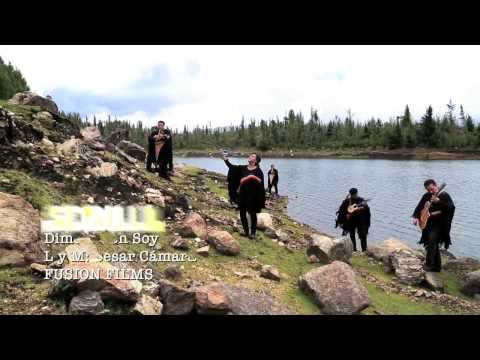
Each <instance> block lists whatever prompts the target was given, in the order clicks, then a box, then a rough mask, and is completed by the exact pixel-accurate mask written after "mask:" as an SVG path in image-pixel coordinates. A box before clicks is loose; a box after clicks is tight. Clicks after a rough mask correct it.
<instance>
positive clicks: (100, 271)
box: [47, 238, 142, 302]
mask: <svg viewBox="0 0 480 360" xmlns="http://www.w3.org/2000/svg"><path fill="white" fill-rule="evenodd" d="M65 252H66V254H67V256H68V260H69V263H68V264H67V265H66V266H65V267H64V268H63V270H62V274H65V276H63V277H62V279H61V280H56V281H54V282H53V286H52V289H51V291H50V295H51V296H54V297H58V296H62V297H65V298H68V297H69V296H70V295H71V293H72V292H80V291H83V290H91V291H96V292H98V293H99V294H100V296H101V297H102V300H113V301H122V302H136V301H137V300H138V299H139V297H140V293H141V291H142V283H141V282H140V281H138V280H130V279H128V274H129V271H131V270H129V269H123V270H122V272H121V273H119V271H120V270H119V269H118V268H117V267H115V266H114V265H113V264H112V263H110V262H107V261H103V260H102V259H101V258H100V256H99V253H98V251H97V249H96V247H95V245H94V244H93V242H92V241H91V239H89V238H81V239H79V243H78V244H72V245H69V246H67V247H66V249H65ZM82 254H85V255H84V256H82ZM79 256H80V258H79ZM79 260H81V261H79ZM47 275H48V273H47ZM124 277H126V278H124Z"/></svg>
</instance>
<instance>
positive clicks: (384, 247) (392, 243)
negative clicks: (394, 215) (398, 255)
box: [366, 238, 412, 266]
mask: <svg viewBox="0 0 480 360" xmlns="http://www.w3.org/2000/svg"><path fill="white" fill-rule="evenodd" d="M402 249H404V250H411V249H412V248H411V247H410V246H409V245H407V244H406V243H404V242H402V241H400V240H398V239H395V238H390V239H387V240H385V241H382V242H381V243H378V244H375V245H370V246H368V248H367V251H366V254H367V256H370V257H372V258H374V259H375V260H377V261H381V262H383V263H384V264H385V265H388V266H389V265H390V255H391V254H392V253H393V252H394V251H396V250H402Z"/></svg>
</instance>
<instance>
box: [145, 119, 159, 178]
mask: <svg viewBox="0 0 480 360" xmlns="http://www.w3.org/2000/svg"><path fill="white" fill-rule="evenodd" d="M157 134H158V127H157V126H154V127H153V128H152V132H151V133H150V135H149V136H148V154H147V171H150V172H153V171H152V164H153V163H156V159H155V139H154V138H153V136H154V135H157Z"/></svg>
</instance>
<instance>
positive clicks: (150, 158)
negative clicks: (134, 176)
mask: <svg viewBox="0 0 480 360" xmlns="http://www.w3.org/2000/svg"><path fill="white" fill-rule="evenodd" d="M154 162H155V155H152V154H148V155H147V171H152V164H153V163H154Z"/></svg>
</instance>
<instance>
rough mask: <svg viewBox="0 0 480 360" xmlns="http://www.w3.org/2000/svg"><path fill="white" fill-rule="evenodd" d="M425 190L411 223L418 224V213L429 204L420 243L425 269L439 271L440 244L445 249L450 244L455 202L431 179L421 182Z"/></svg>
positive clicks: (440, 264) (440, 267)
mask: <svg viewBox="0 0 480 360" xmlns="http://www.w3.org/2000/svg"><path fill="white" fill-rule="evenodd" d="M423 186H424V187H425V190H427V192H426V193H425V194H424V195H423V196H422V198H421V199H420V202H419V203H418V205H417V207H416V208H415V210H414V211H413V215H412V218H413V224H414V225H418V221H419V219H420V215H421V212H422V210H423V209H424V207H425V205H427V206H429V205H430V209H429V213H430V217H429V218H428V221H427V225H426V227H425V228H424V229H423V231H422V237H421V239H420V242H419V243H420V244H423V246H424V247H425V249H426V252H427V254H426V257H425V270H426V271H431V272H440V271H441V270H442V259H441V256H440V245H441V244H443V246H444V247H445V249H448V248H449V247H450V245H451V243H452V242H451V239H450V229H451V227H452V220H453V215H454V214H455V204H454V203H453V200H452V198H451V197H450V195H449V194H448V193H447V192H445V191H442V192H441V193H440V194H438V192H439V187H438V186H437V183H436V182H435V180H433V179H428V180H426V181H425V183H424V184H423Z"/></svg>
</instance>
